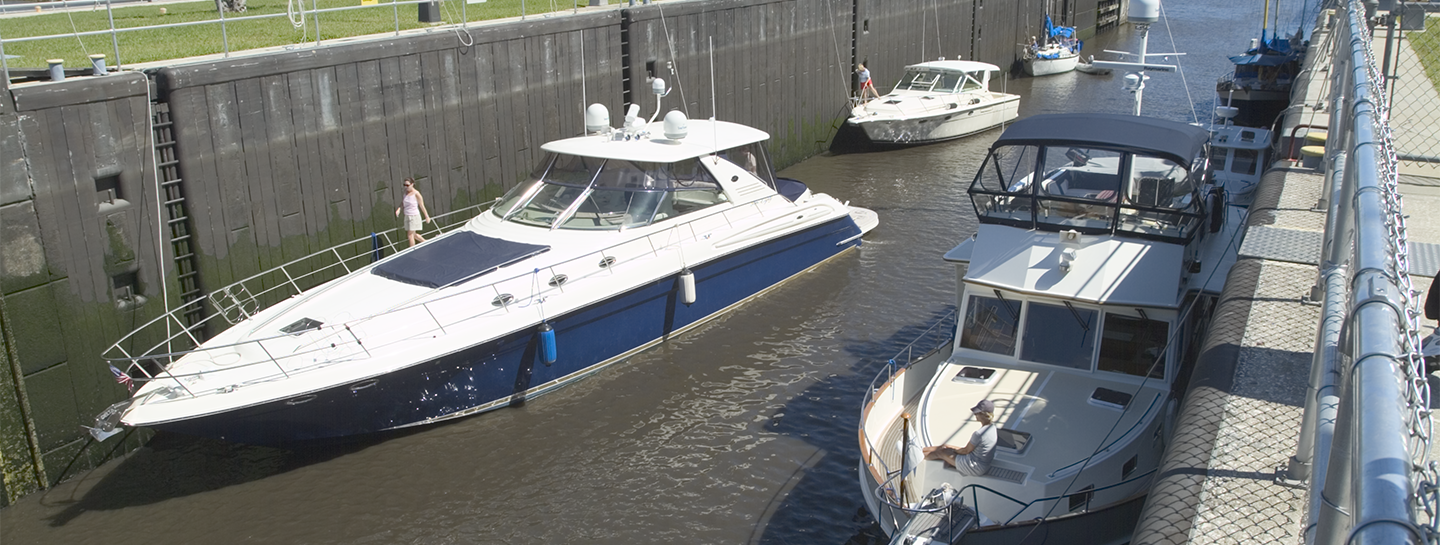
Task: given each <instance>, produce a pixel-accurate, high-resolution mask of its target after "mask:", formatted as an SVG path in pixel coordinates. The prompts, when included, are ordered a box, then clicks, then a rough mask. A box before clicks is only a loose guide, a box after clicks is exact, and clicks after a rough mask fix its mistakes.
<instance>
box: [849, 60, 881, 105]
mask: <svg viewBox="0 0 1440 545" xmlns="http://www.w3.org/2000/svg"><path fill="white" fill-rule="evenodd" d="M857 66H859V68H856V69H855V72H857V73H859V74H860V100H862V101H863V100H865V95H866V94H867V93H868V94H870V95H873V96H874V97H875V98H877V99H878V98H880V91H876V90H875V81H874V80H872V79H870V69H869V68H865V63H863V62H862V63H860V64H859V65H857Z"/></svg>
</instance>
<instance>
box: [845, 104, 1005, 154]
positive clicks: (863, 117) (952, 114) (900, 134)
mask: <svg viewBox="0 0 1440 545" xmlns="http://www.w3.org/2000/svg"><path fill="white" fill-rule="evenodd" d="M984 95H985V96H984V98H981V99H980V100H981V102H980V103H978V104H975V105H972V106H968V107H967V106H959V105H958V104H955V107H953V108H951V107H947V106H948V104H950V103H947V104H944V105H940V106H936V107H931V108H929V109H927V110H922V111H919V112H916V113H914V114H908V115H907V113H904V112H896V113H892V114H890V115H885V114H883V113H879V112H875V111H873V110H869V109H867V106H864V105H862V106H859V107H857V108H855V111H854V112H852V117H851V118H850V123H851V124H852V125H855V126H858V127H860V128H861V129H863V130H864V131H865V136H866V137H869V138H870V141H871V142H874V143H877V144H926V143H930V142H940V141H944V140H950V139H954V138H960V137H963V136H969V135H972V134H975V133H978V132H983V131H986V130H989V129H992V128H995V127H998V126H1000V125H1003V124H1005V123H1008V122H1010V121H1014V120H1015V119H1016V118H1017V117H1019V115H1020V97H1018V96H1016V95H1007V94H1004V93H984Z"/></svg>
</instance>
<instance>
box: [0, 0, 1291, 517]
mask: <svg viewBox="0 0 1440 545" xmlns="http://www.w3.org/2000/svg"><path fill="white" fill-rule="evenodd" d="M1256 3H1257V4H1258V2H1256ZM1194 4H1197V3H1191V4H1189V5H1187V4H1184V3H1179V2H1172V3H1171V4H1170V5H1169V6H1167V8H1166V9H1167V10H1168V13H1167V16H1168V17H1167V18H1168V21H1169V29H1170V30H1173V31H1174V33H1175V35H1174V43H1175V45H1171V38H1170V34H1169V32H1167V28H1166V25H1165V24H1163V23H1162V24H1158V25H1155V27H1154V29H1153V30H1152V33H1151V45H1150V50H1151V51H1154V52H1170V51H1176V50H1179V51H1185V52H1188V53H1189V55H1187V56H1185V57H1183V58H1181V64H1182V66H1183V67H1184V70H1185V79H1184V83H1183V84H1182V79H1181V77H1180V76H1179V75H1177V74H1155V75H1154V76H1152V78H1153V79H1151V80H1150V83H1149V87H1148V88H1147V89H1146V93H1145V99H1146V100H1145V113H1146V114H1147V115H1153V116H1157V117H1165V118H1170V119H1175V120H1181V121H1190V120H1192V114H1191V109H1190V106H1189V105H1190V104H1191V101H1192V99H1193V100H1194V101H1197V102H1198V103H1199V104H1198V105H1197V108H1198V110H1197V111H1198V112H1199V115H1200V117H1201V119H1205V118H1206V117H1208V112H1209V111H1210V109H1211V107H1212V95H1213V89H1214V87H1213V85H1214V80H1215V78H1216V77H1217V76H1219V75H1220V74H1221V73H1223V72H1224V71H1227V70H1228V69H1229V63H1228V62H1227V61H1226V60H1225V58H1224V55H1226V54H1234V53H1236V52H1238V51H1237V50H1238V49H1240V48H1241V47H1243V45H1244V44H1246V43H1247V42H1248V39H1249V37H1250V36H1251V35H1253V34H1255V33H1257V31H1258V29H1259V26H1260V23H1259V20H1258V18H1259V7H1258V5H1257V6H1245V7H1241V6H1236V5H1234V4H1235V3H1233V2H1213V3H1204V5H1194ZM1297 4H1298V2H1297ZM1288 18H1289V19H1293V18H1294V17H1293V16H1289V17H1288ZM1283 21H1284V20H1282V23H1283ZM1282 26H1283V25H1282ZM1283 28H1288V29H1291V30H1287V31H1286V32H1287V34H1288V33H1289V32H1293V24H1291V25H1290V26H1283ZM1136 43H1137V35H1136V34H1135V32H1134V30H1133V29H1131V28H1129V27H1125V28H1122V29H1120V30H1117V31H1114V32H1112V33H1110V34H1107V35H1104V36H1100V37H1097V38H1095V39H1092V40H1089V42H1088V43H1087V44H1086V49H1087V51H1088V52H1090V53H1095V54H1096V55H1097V56H1100V57H1102V58H1105V57H1109V56H1108V55H1105V54H1104V53H1102V52H1101V50H1103V49H1124V50H1134V49H1135V48H1136V45H1135V44H1136ZM1172 62H1173V61H1172ZM1004 85H1005V86H1006V87H1007V90H1008V91H1010V92H1014V93H1018V94H1021V95H1023V96H1024V99H1023V101H1022V106H1021V115H1022V116H1028V115H1033V114H1037V113H1046V112H1062V111H1106V112H1117V113H1126V112H1129V111H1130V110H1131V108H1132V107H1133V106H1132V102H1131V97H1130V96H1129V94H1127V93H1124V92H1122V91H1120V90H1119V86H1120V76H1119V75H1118V74H1117V75H1112V76H1104V77H1097V76H1091V75H1086V74H1080V73H1069V74H1060V75H1055V76H1049V77H1045V78H1032V79H1016V80H1009V81H1007V82H1005V83H1004ZM1187 85H1188V87H1189V88H1190V89H1191V94H1190V96H1189V97H1187V95H1186V93H1185V86H1187ZM998 134H999V132H998V131H991V132H988V133H985V134H981V135H978V136H974V137H971V138H968V139H965V140H961V141H957V142H952V143H946V144H939V145H932V146H925V147H919V148H913V149H902V150H895V151H886V152H883V153H857V154H846V155H827V156H822V157H817V158H814V159H811V160H809V161H806V162H804V163H802V164H800V165H797V166H795V167H792V168H790V169H788V170H787V171H786V172H784V175H786V176H788V177H793V178H798V179H801V180H804V181H806V182H807V183H809V184H810V186H811V187H812V188H813V189H814V190H815V191H819V192H826V193H830V194H832V195H835V196H837V197H839V198H840V199H841V200H848V201H851V202H853V203H855V204H857V205H861V206H865V207H868V208H872V209H874V210H875V211H877V212H878V213H879V214H880V218H881V225H880V227H879V228H878V229H877V230H876V231H875V232H873V233H871V235H870V236H868V237H867V238H866V242H865V245H864V246H863V247H862V248H860V250H859V251H857V252H851V253H848V254H846V255H843V256H841V257H840V258H838V259H836V260H834V261H832V262H830V263H828V264H826V265H824V266H822V267H820V268H819V269H818V270H815V271H813V272H811V273H808V274H805V275H803V276H801V277H799V278H796V279H794V280H793V281H791V282H789V283H787V284H785V285H783V286H781V287H780V288H779V289H776V290H774V291H773V292H771V293H769V294H768V295H766V296H765V297H763V298H761V299H758V300H755V301H752V302H750V303H748V304H746V305H745V306H743V307H742V308H740V309H738V310H737V311H735V312H732V313H730V314H729V315H726V316H724V317H722V318H720V319H717V320H715V321H713V322H711V323H709V324H707V325H705V326H703V327H700V328H698V329H696V330H695V331H693V332H690V333H688V334H686V335H684V336H683V337H681V338H679V339H676V340H674V341H671V342H669V343H666V344H664V345H662V346H659V347H657V348H655V349H652V350H649V351H646V352H644V353H642V354H639V355H637V356H635V357H632V358H630V359H629V360H627V361H625V362H622V363H619V364H617V365H615V366H612V367H611V368H609V369H608V370H606V371H605V372H603V373H601V374H599V375H597V376H595V377H593V378H591V379H589V380H587V381H585V382H583V383H581V384H579V385H575V386H571V387H569V388H566V389H563V390H561V391H560V392H558V393H555V394H551V395H548V396H544V397H541V398H538V399H535V400H532V401H531V402H530V403H528V404H526V405H525V406H524V407H523V408H519V409H507V410H501V411H496V412H492V413H489V414H485V415H482V416H479V417H474V418H469V419H464V420H460V421H457V422H453V423H450V424H446V425H439V426H432V427H429V428H424V429H421V430H419V431H414V432H410V433H405V434H391V435H387V436H381V437H369V438H364V439H362V440H360V441H358V442H356V443H352V444H348V445H338V446H337V445H331V446H326V447H316V448H309V449H302V450H276V449H268V448H259V447H250V446H243V445H232V444H225V443H219V442H210V441H200V440H194V439H189V438H184V437H176V436H160V437H158V438H157V439H156V440H155V441H154V442H153V443H152V444H151V445H150V446H149V447H147V448H145V449H141V450H140V451H137V452H135V453H133V454H131V455H129V456H128V457H127V458H125V459H123V460H119V461H114V462H111V463H109V464H106V465H105V466H103V467H101V468H100V469H98V470H95V471H92V472H87V473H83V474H82V475H81V476H80V477H79V478H75V479H72V480H71V481H69V482H66V483H64V484H62V485H60V486H57V487H56V488H54V489H52V490H50V491H47V492H42V493H37V494H34V495H31V496H29V497H26V498H24V499H22V500H21V501H20V502H19V503H17V504H16V505H14V506H11V507H9V508H6V509H4V510H0V543H3V544H5V545H11V544H22V543H65V544H80V543H105V544H127V543H143V544H169V543H187V544H188V543H426V544H443V543H576V542H594V543H632V542H634V543H661V542H687V543H745V542H759V543H773V544H799V543H826V544H842V543H872V542H876V541H880V542H883V536H879V535H878V532H879V530H878V528H877V527H875V526H874V523H873V521H872V520H871V519H870V518H869V516H868V515H866V514H865V512H864V509H863V505H864V504H863V500H862V499H861V496H860V490H859V485H858V484H857V482H856V473H855V467H856V463H857V461H858V448H857V444H856V431H855V430H856V424H857V420H858V410H859V407H858V404H859V403H860V399H861V396H862V392H863V391H864V389H865V387H866V385H867V384H869V382H870V379H871V378H872V376H873V375H874V373H875V372H876V370H877V369H878V368H879V366H880V364H881V362H883V361H884V360H885V359H887V358H889V357H890V356H891V355H893V354H894V353H895V352H896V351H897V350H899V349H900V348H901V347H902V346H903V345H904V344H905V343H906V342H908V341H909V340H910V339H911V338H912V337H914V336H915V335H916V334H917V333H918V332H919V330H922V329H924V327H925V326H926V325H927V324H928V323H930V322H931V321H933V320H935V319H937V318H938V316H939V315H941V314H943V313H944V312H946V311H947V310H948V309H949V307H950V306H952V305H953V304H954V302H953V298H954V295H953V293H954V281H955V280H954V277H955V274H954V269H953V267H951V266H949V265H947V264H945V263H944V262H943V261H942V260H941V255H942V254H943V253H944V252H945V251H946V250H948V249H950V248H951V247H953V246H954V245H955V244H956V243H958V242H959V241H960V240H962V239H963V238H965V237H968V236H969V235H970V234H971V233H972V232H973V231H974V228H975V220H974V213H973V210H972V208H971V206H970V204H969V200H968V199H967V198H965V189H966V187H967V185H968V182H969V180H970V178H971V176H972V175H973V174H974V172H975V169H976V168H977V167H978V166H979V162H980V160H981V159H982V158H983V156H984V151H985V149H986V148H987V147H988V146H989V144H990V142H991V141H993V139H994V138H995V137H996V136H997V135H998ZM701 296H703V294H701Z"/></svg>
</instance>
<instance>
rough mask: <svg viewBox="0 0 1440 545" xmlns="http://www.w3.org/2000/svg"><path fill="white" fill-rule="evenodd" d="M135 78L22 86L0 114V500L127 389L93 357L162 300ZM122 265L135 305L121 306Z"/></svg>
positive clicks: (37, 476) (57, 462) (47, 465)
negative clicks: (139, 300) (107, 188)
mask: <svg viewBox="0 0 1440 545" xmlns="http://www.w3.org/2000/svg"><path fill="white" fill-rule="evenodd" d="M148 87H149V85H148V80H147V79H146V78H145V76H144V75H143V74H139V73H124V74H115V75H108V76H103V77H98V78H74V79H70V80H66V81H63V82H53V83H40V84H30V85H25V86H20V87H13V88H11V89H10V94H9V98H12V99H13V100H14V111H13V113H0V131H3V132H0V158H3V161H4V163H3V168H0V309H3V311H4V312H3V315H0V325H3V327H0V337H3V338H0V345H7V346H5V348H6V349H7V350H8V351H9V354H7V357H6V358H3V359H5V360H7V361H8V362H9V363H11V365H8V366H6V368H4V369H0V373H5V374H6V375H7V376H6V377H5V379H4V380H0V382H3V383H7V384H12V385H15V386H17V388H16V389H14V390H11V392H12V393H16V394H17V395H16V396H9V395H7V396H5V398H4V399H3V402H4V406H0V420H4V421H5V422H4V426H3V437H0V466H3V468H4V474H3V476H4V482H5V486H4V490H5V492H6V496H5V497H3V498H0V503H4V502H8V501H9V500H13V499H14V498H16V497H18V496H19V495H20V494H23V493H26V492H28V491H30V490H33V489H34V488H35V487H36V486H40V485H43V484H45V483H49V482H54V480H55V479H58V478H59V477H60V476H61V475H60V472H61V471H62V470H63V469H64V467H65V466H66V464H67V463H68V462H69V461H70V459H72V458H74V457H75V456H76V453H77V452H80V451H81V448H82V446H83V444H84V441H83V436H82V435H81V433H80V432H79V429H80V428H79V425H81V424H85V423H90V422H93V419H94V416H95V415H96V414H98V413H99V412H100V411H101V410H103V409H104V408H105V407H106V406H107V405H109V404H110V403H112V402H113V401H116V400H117V399H119V398H121V397H123V396H124V395H125V393H126V392H125V388H124V387H123V386H120V385H118V384H116V382H115V380H114V377H113V376H112V375H111V373H110V371H109V370H108V369H107V368H106V366H105V365H104V364H103V363H102V362H101V361H100V359H99V355H100V354H101V352H102V351H103V350H104V349H105V348H107V347H108V346H109V344H110V343H112V342H114V341H116V340H117V339H119V338H120V337H121V336H123V335H124V334H126V333H128V332H130V331H131V330H132V329H133V328H135V327H136V326H138V325H140V324H143V323H144V322H146V321H148V320H150V319H151V318H153V317H155V316H158V315H159V314H160V312H162V311H163V308H164V307H165V304H164V301H163V299H162V298H161V291H162V290H161V289H160V285H159V281H160V274H159V273H158V271H159V270H160V269H161V268H162V266H165V264H164V263H163V262H162V261H163V259H164V256H165V248H164V245H163V244H161V243H158V242H157V238H156V232H157V228H158V227H159V226H158V225H157V222H156V220H155V218H157V211H156V201H155V181H154V170H153V162H152V158H151V154H152V150H153V145H152V144H151V134H150V128H149V127H150V124H149V121H148V117H149V105H150V101H149V100H148V95H147V93H148V90H149V89H148ZM110 176H114V177H115V178H116V179H117V180H118V194H119V195H118V196H119V197H120V198H121V199H122V200H121V201H117V202H116V203H115V204H102V203H101V199H100V193H99V192H98V191H97V183H96V180H97V179H100V178H106V177H110ZM125 273H134V274H135V275H136V277H137V278H138V280H139V285H138V286H136V289H137V290H138V292H139V293H140V294H141V295H142V296H143V297H145V298H146V299H147V300H148V302H145V303H143V304H139V305H138V306H137V305H135V304H132V303H126V304H123V305H122V304H120V303H121V302H120V301H119V300H117V297H116V294H115V292H114V289H113V285H112V277H114V276H116V275H123V274H125ZM12 356H13V360H12V358H11V357H12ZM14 360H18V361H14ZM17 415H18V416H19V417H20V420H19V421H16V420H15V417H16V416H17ZM16 424H18V427H17V426H16ZM119 440H120V439H119V438H116V439H113V440H112V441H119ZM131 443H132V444H136V445H138V444H139V437H133V438H132V439H131ZM105 449H106V450H108V449H109V447H108V446H107V447H105ZM103 454H104V453H103V452H102V451H99V450H98V449H96V450H86V451H85V455H84V457H82V458H81V459H80V460H79V461H78V464H79V465H80V466H86V464H87V463H88V464H89V465H93V464H94V463H97V462H98V461H99V458H100V457H102V456H103ZM36 455H38V458H39V460H38V461H37V460H36V458H37V456H36Z"/></svg>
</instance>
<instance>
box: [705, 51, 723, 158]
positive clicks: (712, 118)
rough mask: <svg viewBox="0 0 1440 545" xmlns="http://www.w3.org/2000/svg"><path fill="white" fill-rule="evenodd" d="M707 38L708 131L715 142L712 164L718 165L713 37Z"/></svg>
mask: <svg viewBox="0 0 1440 545" xmlns="http://www.w3.org/2000/svg"><path fill="white" fill-rule="evenodd" d="M707 40H708V41H709V43H710V133H711V134H712V135H713V138H714V144H715V153H712V154H711V156H712V157H714V158H715V163H714V164H717V165H718V164H720V163H719V161H720V128H719V126H718V124H719V122H720V121H719V119H720V114H719V113H718V108H716V107H715V37H714V36H710V37H708V38H707Z"/></svg>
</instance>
